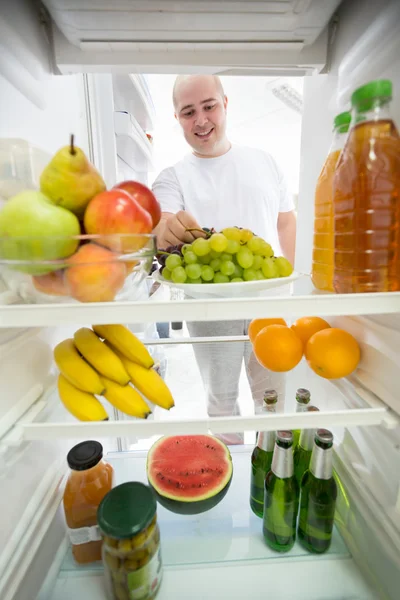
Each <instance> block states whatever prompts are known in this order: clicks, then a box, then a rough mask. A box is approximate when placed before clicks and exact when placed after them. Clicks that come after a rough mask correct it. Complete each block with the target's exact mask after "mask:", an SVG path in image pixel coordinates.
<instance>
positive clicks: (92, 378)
mask: <svg viewBox="0 0 400 600" xmlns="http://www.w3.org/2000/svg"><path fill="white" fill-rule="evenodd" d="M54 360H55V361H56V365H57V367H58V368H59V369H60V371H61V373H62V374H63V375H64V377H65V379H68V381H69V382H70V383H72V385H74V386H75V387H77V388H78V389H79V390H82V391H83V392H89V394H100V395H101V394H102V393H103V391H104V384H103V382H102V381H101V379H100V376H99V375H98V373H97V372H96V371H95V370H94V369H93V368H92V367H91V366H90V365H89V364H88V363H87V362H86V361H85V359H83V358H82V356H81V355H80V354H79V352H78V350H77V349H76V346H75V344H74V340H73V339H72V338H68V339H66V340H64V341H62V342H60V343H59V344H57V346H56V347H55V348H54Z"/></svg>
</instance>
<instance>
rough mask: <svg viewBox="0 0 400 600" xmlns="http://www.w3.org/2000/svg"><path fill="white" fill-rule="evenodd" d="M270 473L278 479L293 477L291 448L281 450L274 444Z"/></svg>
mask: <svg viewBox="0 0 400 600" xmlns="http://www.w3.org/2000/svg"><path fill="white" fill-rule="evenodd" d="M271 470H272V472H273V473H274V474H275V475H276V476H277V477H279V478H280V479H288V478H289V477H292V475H293V448H292V446H290V447H289V448H281V446H278V444H275V448H274V456H273V458H272V465H271Z"/></svg>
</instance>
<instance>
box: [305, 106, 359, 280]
mask: <svg viewBox="0 0 400 600" xmlns="http://www.w3.org/2000/svg"><path fill="white" fill-rule="evenodd" d="M350 120H351V115H350V113H349V112H343V113H341V114H340V115H337V116H336V117H335V119H334V122H333V140H332V144H331V147H330V149H329V154H328V157H327V159H326V161H325V163H324V166H323V167H322V171H321V173H320V175H319V177H318V181H317V187H316V189H315V215H314V248H313V260H312V272H311V278H312V281H313V284H314V285H315V287H316V288H317V289H319V290H325V291H329V292H333V251H334V250H333V249H334V245H333V198H332V186H333V176H334V174H335V168H336V164H337V161H338V159H339V156H340V152H341V150H342V148H343V146H344V142H345V139H346V134H347V132H348V130H349V125H350Z"/></svg>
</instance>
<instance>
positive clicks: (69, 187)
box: [40, 136, 106, 217]
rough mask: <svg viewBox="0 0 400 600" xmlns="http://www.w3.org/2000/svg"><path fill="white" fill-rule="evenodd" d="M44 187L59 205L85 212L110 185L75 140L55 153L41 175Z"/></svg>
mask: <svg viewBox="0 0 400 600" xmlns="http://www.w3.org/2000/svg"><path fill="white" fill-rule="evenodd" d="M40 189H41V190H42V192H43V194H46V196H47V197H48V198H50V200H51V201H52V202H54V204H57V206H62V207H63V208H67V209H68V210H70V211H71V212H73V213H75V214H76V215H78V217H81V216H83V213H84V212H85V208H86V206H87V205H88V204H89V202H90V200H91V199H92V198H93V197H94V196H96V195H97V194H99V193H100V192H103V191H104V190H105V189H106V185H105V183H104V181H103V179H102V177H101V175H100V173H99V172H98V171H97V170H96V169H95V168H94V166H93V165H92V164H91V163H90V162H89V161H88V159H87V158H86V156H85V154H84V152H82V150H81V149H80V148H77V147H76V146H74V136H71V143H70V145H69V146H65V148H61V150H59V151H58V152H57V154H55V155H54V156H53V158H52V159H51V161H50V162H49V164H48V165H47V167H45V169H44V170H43V172H42V175H41V177H40Z"/></svg>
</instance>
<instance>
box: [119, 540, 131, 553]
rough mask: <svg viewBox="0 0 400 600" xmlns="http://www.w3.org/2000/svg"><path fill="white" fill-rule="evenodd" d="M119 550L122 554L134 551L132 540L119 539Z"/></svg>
mask: <svg viewBox="0 0 400 600" xmlns="http://www.w3.org/2000/svg"><path fill="white" fill-rule="evenodd" d="M118 551H119V552H121V553H122V554H127V553H129V552H132V546H131V541H130V540H119V542H118Z"/></svg>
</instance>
